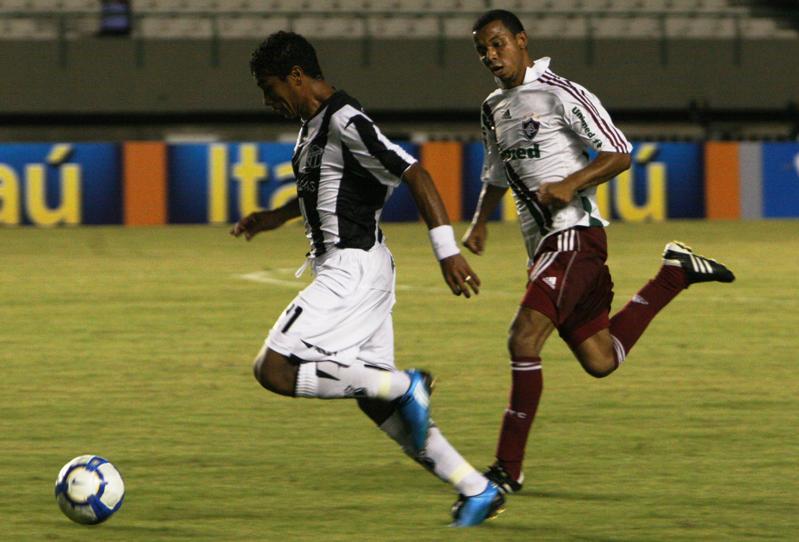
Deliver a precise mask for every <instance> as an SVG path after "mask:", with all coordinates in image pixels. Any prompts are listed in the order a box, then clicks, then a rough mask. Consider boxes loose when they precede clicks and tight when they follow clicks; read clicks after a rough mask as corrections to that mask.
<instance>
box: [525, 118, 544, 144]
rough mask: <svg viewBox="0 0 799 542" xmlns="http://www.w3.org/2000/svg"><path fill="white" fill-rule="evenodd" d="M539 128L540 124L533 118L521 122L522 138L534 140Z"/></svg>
mask: <svg viewBox="0 0 799 542" xmlns="http://www.w3.org/2000/svg"><path fill="white" fill-rule="evenodd" d="M540 127H541V123H540V122H539V121H538V120H536V118H535V117H534V116H533V117H530V118H529V119H527V120H524V121H522V132H523V133H524V137H526V138H527V139H529V140H530V141H532V140H533V138H535V136H536V134H537V133H538V128H540Z"/></svg>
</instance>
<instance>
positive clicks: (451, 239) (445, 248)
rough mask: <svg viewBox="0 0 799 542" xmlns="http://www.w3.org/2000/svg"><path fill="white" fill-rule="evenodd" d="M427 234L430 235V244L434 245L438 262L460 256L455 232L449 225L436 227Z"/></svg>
mask: <svg viewBox="0 0 799 542" xmlns="http://www.w3.org/2000/svg"><path fill="white" fill-rule="evenodd" d="M427 233H428V234H429V235H430V242H431V243H433V252H434V253H435V255H436V258H437V259H438V261H441V260H443V259H444V258H449V257H450V256H454V255H455V254H460V252H461V251H460V249H458V245H457V243H455V232H454V231H453V229H452V226H450V225H449V224H446V225H444V226H436V227H435V228H433V229H432V230H430V231H429V232H427Z"/></svg>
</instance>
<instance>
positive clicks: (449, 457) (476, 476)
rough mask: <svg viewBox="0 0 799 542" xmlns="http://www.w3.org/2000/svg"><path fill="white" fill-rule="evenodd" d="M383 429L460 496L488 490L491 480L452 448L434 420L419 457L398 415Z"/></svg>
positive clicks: (391, 418) (383, 426) (392, 417)
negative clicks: (487, 486)
mask: <svg viewBox="0 0 799 542" xmlns="http://www.w3.org/2000/svg"><path fill="white" fill-rule="evenodd" d="M380 429H382V430H383V431H384V432H385V433H386V434H388V436H390V437H391V438H392V439H393V440H394V441H396V442H397V443H398V444H399V445H400V446H401V447H402V450H403V451H404V452H405V453H406V454H407V455H408V456H410V457H411V458H413V459H414V460H416V461H418V462H419V463H421V464H422V465H424V466H425V467H426V468H427V469H429V470H431V471H432V472H433V474H435V475H436V476H438V477H439V478H440V479H441V480H443V481H444V482H447V483H449V484H451V485H453V486H454V487H455V489H457V490H458V493H461V494H462V495H466V496H467V497H471V496H472V495H477V494H478V493H482V492H483V490H484V489H485V488H486V485H487V484H488V480H486V478H485V477H484V476H483V475H482V474H480V473H479V472H477V470H476V469H475V468H474V467H472V466H471V465H470V464H469V462H468V461H466V460H465V459H464V458H463V456H461V454H459V453H458V451H457V450H456V449H455V448H453V447H452V444H450V443H449V441H448V440H447V439H446V438H444V435H443V434H442V433H441V430H440V429H439V428H438V427H437V426H436V425H435V424H434V423H433V420H430V432H429V433H428V436H427V443H426V444H425V449H424V452H423V453H422V454H420V456H419V457H417V456H416V455H415V454H414V453H413V446H412V444H411V437H410V435H409V434H408V433H407V431H406V430H405V425H404V424H403V423H402V418H400V416H399V414H398V413H396V412H395V413H394V414H392V415H391V416H390V417H389V418H388V419H387V420H386V421H385V422H383V424H382V425H380Z"/></svg>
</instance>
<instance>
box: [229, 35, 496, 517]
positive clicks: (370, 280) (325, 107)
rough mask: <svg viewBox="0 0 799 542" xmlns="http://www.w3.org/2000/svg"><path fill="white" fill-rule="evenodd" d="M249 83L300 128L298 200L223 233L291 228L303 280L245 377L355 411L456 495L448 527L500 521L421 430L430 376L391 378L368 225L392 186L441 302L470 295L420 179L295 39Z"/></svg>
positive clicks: (384, 263)
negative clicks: (296, 228)
mask: <svg viewBox="0 0 799 542" xmlns="http://www.w3.org/2000/svg"><path fill="white" fill-rule="evenodd" d="M250 71H251V73H252V75H253V76H254V77H255V79H256V81H257V83H258V86H259V87H260V88H261V90H262V91H263V95H264V103H265V104H266V105H267V106H270V107H272V108H273V109H274V110H275V111H277V112H279V113H281V114H283V115H284V116H285V117H288V118H294V119H300V120H301V121H302V126H301V128H300V132H299V136H298V138H297V143H296V145H295V147H294V155H293V158H292V165H293V168H294V175H295V178H296V181H297V194H298V197H297V198H296V199H294V200H292V201H290V202H289V203H287V204H285V205H283V206H282V207H280V208H277V209H274V210H268V211H258V212H255V213H252V214H250V215H248V216H246V217H244V218H243V219H242V220H240V221H239V222H238V223H237V224H236V225H235V226H234V227H233V229H232V230H231V233H232V234H233V235H234V236H236V237H238V236H241V235H243V236H244V237H245V238H246V239H247V240H249V239H251V238H252V237H253V236H254V235H256V234H258V233H259V232H262V231H266V230H271V229H275V228H277V227H279V226H281V225H282V224H284V223H285V222H286V221H288V220H290V219H292V218H296V217H299V216H302V217H303V219H304V220H305V231H306V236H307V238H308V240H309V242H310V246H311V249H310V253H309V258H308V260H307V261H306V264H308V263H310V265H311V267H312V271H313V273H314V280H313V281H312V282H311V283H310V284H309V285H308V286H307V287H306V288H305V289H304V290H302V291H301V292H300V293H299V294H298V295H297V297H295V298H294V300H293V301H292V302H291V303H290V304H289V306H288V308H287V309H286V310H285V312H284V313H283V314H282V315H281V316H280V317H279V318H278V319H277V321H276V322H275V325H274V326H273V327H272V329H271V331H270V332H269V336H268V337H267V339H266V341H265V342H264V345H263V347H262V349H261V351H260V353H259V354H258V356H257V357H256V359H255V363H254V365H253V370H254V372H255V377H256V379H257V380H258V382H259V383H260V384H261V385H262V386H263V387H265V388H266V389H267V390H270V391H272V392H275V393H278V394H280V395H287V396H292V397H316V398H322V399H338V398H352V399H356V400H357V402H358V405H359V406H360V407H361V409H362V410H363V411H364V412H365V413H366V414H367V415H368V416H369V417H370V418H371V419H372V420H373V421H374V422H375V423H376V424H377V425H378V426H379V427H380V428H381V429H382V430H383V431H385V432H386V433H387V434H388V435H389V436H390V437H391V438H392V439H394V440H395V441H396V442H397V443H398V444H399V445H400V446H401V447H402V449H403V450H404V451H405V452H406V453H407V454H408V455H410V456H411V457H412V458H414V459H415V460H416V461H418V462H419V463H420V464H422V465H423V466H425V467H426V468H427V469H429V470H430V471H431V472H433V473H435V474H436V475H437V476H438V477H439V478H441V479H442V480H444V481H446V482H448V483H450V484H452V485H453V486H454V487H455V488H456V489H457V491H458V492H459V494H460V495H459V498H458V500H457V501H456V503H455V506H454V507H453V519H454V523H453V524H454V525H455V526H458V527H469V526H472V525H478V524H480V523H482V522H483V521H484V520H486V519H488V518H490V517H493V516H494V515H496V514H497V513H498V512H499V511H500V510H501V507H502V505H503V503H504V497H503V496H502V493H501V492H500V491H499V489H498V488H497V486H496V485H494V484H493V483H492V482H490V481H488V480H487V479H486V478H485V477H484V476H483V475H482V474H480V473H479V472H478V471H477V470H475V469H474V467H472V466H471V465H470V464H469V463H468V462H467V461H466V460H464V459H463V457H461V455H460V454H459V453H458V452H457V451H456V450H455V449H454V448H453V447H452V445H450V443H449V442H447V440H446V439H445V438H444V436H443V435H442V434H441V431H440V430H439V429H438V428H437V427H436V425H435V424H434V423H433V422H432V420H430V418H429V401H430V392H431V390H432V377H431V376H430V374H429V373H426V372H424V371H419V370H415V369H412V370H409V371H399V370H397V369H396V367H395V366H394V332H393V327H392V319H391V311H392V308H393V305H394V299H395V269H394V260H393V258H392V256H391V252H390V251H389V250H388V247H387V246H386V242H385V237H384V235H383V232H382V231H381V229H380V224H379V223H380V214H381V212H382V209H383V205H384V203H385V202H386V200H387V199H388V197H389V196H390V195H391V192H392V190H393V189H394V188H395V187H397V186H398V185H399V183H400V182H401V181H403V182H405V183H407V184H408V186H409V188H410V191H411V194H412V195H413V198H414V201H415V202H416V205H417V207H418V208H419V212H420V214H421V216H422V218H423V219H424V221H425V223H426V224H427V227H428V229H429V235H430V240H431V242H432V244H433V251H434V253H435V255H436V257H437V259H438V260H439V264H440V266H441V271H442V273H443V275H444V280H445V281H446V283H447V285H448V286H449V287H450V289H451V290H452V292H453V293H454V294H456V295H461V294H463V295H464V296H465V297H470V296H471V294H472V293H474V294H477V293H478V290H479V286H480V281H479V279H478V277H477V275H476V274H475V273H474V271H472V270H471V269H470V267H469V264H468V263H467V262H466V260H465V259H464V258H463V256H461V254H460V251H459V249H458V247H457V243H456V242H455V236H454V234H453V230H452V226H450V224H449V219H448V217H447V212H446V210H445V209H444V205H443V203H442V201H441V198H440V196H439V194H438V192H437V191H436V188H435V185H434V184H433V181H432V179H431V178H430V175H429V174H428V173H427V171H425V169H424V168H422V167H421V166H420V165H419V164H418V163H417V161H416V160H415V159H414V158H413V157H412V156H410V155H409V154H408V153H406V152H405V151H404V150H403V149H402V148H401V147H399V146H398V145H396V144H394V143H392V142H391V141H389V140H388V139H387V138H386V137H385V136H383V134H382V133H381V132H380V130H379V129H378V127H377V126H376V125H375V124H374V122H373V121H372V120H371V119H370V118H369V116H368V115H367V114H366V113H365V112H364V110H363V108H362V107H361V105H360V104H359V103H358V102H357V101H356V100H355V99H354V98H352V97H350V96H349V95H347V94H346V93H345V92H343V91H341V90H336V89H335V88H334V87H332V86H331V85H330V84H329V83H328V82H327V81H325V79H324V77H323V75H322V70H321V68H320V67H319V62H318V60H317V57H316V52H315V50H314V48H313V46H312V45H311V44H310V43H309V42H308V41H307V40H306V39H305V38H303V37H302V36H300V35H298V34H295V33H291V32H277V33H275V34H272V35H271V36H269V37H268V38H267V39H266V41H264V42H263V43H262V44H261V45H260V47H258V48H257V49H256V50H255V51H254V52H253V55H252V59H251V61H250ZM303 267H304V266H303Z"/></svg>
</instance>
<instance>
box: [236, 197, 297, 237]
mask: <svg viewBox="0 0 799 542" xmlns="http://www.w3.org/2000/svg"><path fill="white" fill-rule="evenodd" d="M298 216H300V200H299V199H297V198H294V199H293V200H291V201H289V202H288V203H286V204H285V205H283V206H281V207H278V208H277V209H272V210H271V211H256V212H254V213H250V214H248V215H247V216H245V217H244V218H242V219H241V220H239V221H238V222H236V224H235V225H234V226H233V228H231V230H230V235H232V236H233V237H240V236H241V235H244V238H245V239H246V240H247V241H249V240H250V239H252V238H253V237H255V236H256V235H257V234H258V233H260V232H262V231H267V230H274V229H275V228H279V227H280V226H282V225H283V224H285V223H286V222H288V221H289V220H291V219H292V218H297V217H298Z"/></svg>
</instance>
